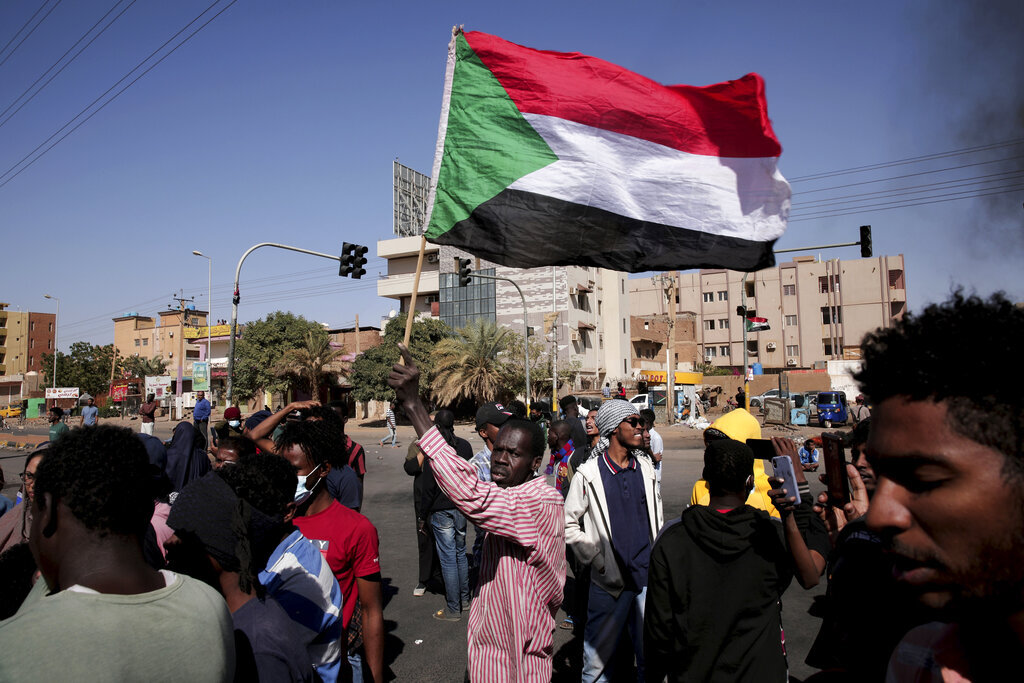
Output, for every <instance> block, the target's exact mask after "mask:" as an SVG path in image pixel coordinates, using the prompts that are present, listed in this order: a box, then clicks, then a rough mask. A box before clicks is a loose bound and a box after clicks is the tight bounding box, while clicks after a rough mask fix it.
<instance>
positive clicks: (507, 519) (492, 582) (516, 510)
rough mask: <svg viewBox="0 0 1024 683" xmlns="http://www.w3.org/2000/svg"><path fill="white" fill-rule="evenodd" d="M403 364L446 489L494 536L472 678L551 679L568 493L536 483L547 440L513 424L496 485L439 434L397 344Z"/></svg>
mask: <svg viewBox="0 0 1024 683" xmlns="http://www.w3.org/2000/svg"><path fill="white" fill-rule="evenodd" d="M399 349H400V350H401V352H402V358H403V359H404V361H405V365H395V366H394V367H393V368H392V371H391V374H390V375H389V376H388V384H390V385H391V387H392V388H394V390H395V393H396V394H397V396H398V399H399V400H400V401H401V402H402V405H403V408H404V409H405V413H406V415H408V416H409V418H410V420H411V421H412V424H413V427H414V428H415V429H416V434H417V435H418V436H419V437H420V441H419V444H420V448H421V449H422V450H423V452H424V453H425V454H426V456H427V457H428V458H430V462H431V466H432V468H433V470H434V476H435V478H436V479H437V483H438V485H439V486H440V487H441V489H442V490H443V491H444V492H445V494H446V495H447V496H448V497H449V498H450V499H451V500H452V502H453V503H455V506H456V507H457V508H458V509H459V510H460V511H461V512H462V513H463V514H464V515H465V516H466V517H467V518H468V519H469V520H470V521H472V522H473V523H474V524H476V525H477V526H479V527H480V528H482V529H483V530H484V531H486V532H487V536H486V538H485V540H484V548H483V555H482V561H481V567H480V576H481V577H482V580H481V583H480V585H479V586H478V587H477V595H476V599H475V600H473V604H472V608H471V609H470V613H469V677H470V680H471V681H482V682H483V681H486V682H487V683H491V682H502V681H550V680H551V673H552V670H551V658H552V654H553V645H552V637H553V633H554V628H555V613H556V612H557V611H558V607H559V606H560V605H561V604H562V588H563V586H564V584H565V528H564V527H565V524H564V512H563V506H562V496H561V495H559V493H558V492H557V491H556V490H555V489H554V488H552V487H551V486H549V485H548V484H547V483H546V482H545V481H544V478H543V477H536V476H535V474H534V473H535V471H536V470H537V468H539V467H540V464H541V460H542V458H543V456H544V435H543V433H542V432H541V431H540V428H539V427H537V425H535V424H533V423H532V422H529V421H527V420H517V419H510V420H508V421H507V422H506V423H505V424H504V425H503V426H502V428H501V430H500V431H499V432H498V436H497V438H496V440H495V443H494V448H493V450H492V452H491V479H492V481H491V482H482V481H480V479H479V478H478V477H477V468H476V467H475V466H473V465H472V464H471V463H468V462H466V461H465V460H463V459H461V458H459V457H458V456H457V455H456V454H455V451H454V450H453V449H452V448H451V447H450V446H449V445H448V444H447V443H446V442H445V440H444V438H442V436H441V435H440V433H438V431H437V429H436V428H433V427H432V425H431V422H430V416H429V414H428V413H427V410H426V408H425V407H424V405H423V403H422V401H421V400H420V397H419V374H420V373H419V370H418V369H417V368H416V366H415V365H414V364H413V361H412V357H411V356H410V355H409V352H408V350H407V349H406V348H405V347H404V346H403V345H399Z"/></svg>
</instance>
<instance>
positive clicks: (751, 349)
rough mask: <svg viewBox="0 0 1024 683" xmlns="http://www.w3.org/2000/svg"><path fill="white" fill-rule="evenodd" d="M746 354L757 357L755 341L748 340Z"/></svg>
mask: <svg viewBox="0 0 1024 683" xmlns="http://www.w3.org/2000/svg"><path fill="white" fill-rule="evenodd" d="M747 354H748V355H751V356H756V355H757V340H753V339H752V340H750V341H748V342H747Z"/></svg>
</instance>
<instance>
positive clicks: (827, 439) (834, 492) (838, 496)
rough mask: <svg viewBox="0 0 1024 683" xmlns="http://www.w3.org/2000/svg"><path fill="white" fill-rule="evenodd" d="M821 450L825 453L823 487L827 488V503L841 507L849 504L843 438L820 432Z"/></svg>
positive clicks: (848, 483)
mask: <svg viewBox="0 0 1024 683" xmlns="http://www.w3.org/2000/svg"><path fill="white" fill-rule="evenodd" d="M821 443H822V449H823V450H824V451H825V485H826V486H827V487H828V503H829V505H832V506H833V507H839V508H841V507H843V506H844V505H846V504H847V503H849V502H850V482H849V480H847V478H846V454H845V453H844V452H843V437H841V436H839V435H838V434H833V433H831V432H822V434H821Z"/></svg>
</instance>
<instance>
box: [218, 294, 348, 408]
mask: <svg viewBox="0 0 1024 683" xmlns="http://www.w3.org/2000/svg"><path fill="white" fill-rule="evenodd" d="M307 335H312V337H313V338H314V339H323V340H326V339H327V338H328V335H327V330H325V329H324V328H323V325H321V324H320V323H317V322H313V321H311V320H306V319H305V318H303V317H302V316H300V315H295V314H293V313H286V312H283V311H275V312H274V313H270V314H269V315H267V317H266V318H265V319H263V320H256V321H254V322H250V323H247V324H246V325H245V331H244V333H243V335H242V338H241V339H239V340H238V341H237V342H236V344H235V371H234V377H233V391H234V393H235V395H236V396H237V397H238V398H239V399H249V398H252V397H253V396H255V395H256V394H258V393H260V392H263V391H271V392H278V391H285V390H287V388H288V384H289V379H288V378H287V377H282V376H281V375H279V374H278V373H277V372H275V369H277V368H278V367H279V364H280V362H281V359H282V358H283V357H284V354H285V352H286V351H288V350H289V349H295V348H300V347H302V346H303V345H304V343H305V340H306V337H307Z"/></svg>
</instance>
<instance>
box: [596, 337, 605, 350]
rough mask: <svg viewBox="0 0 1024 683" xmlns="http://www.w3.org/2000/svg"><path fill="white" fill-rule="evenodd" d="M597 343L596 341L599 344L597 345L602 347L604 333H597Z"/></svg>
mask: <svg viewBox="0 0 1024 683" xmlns="http://www.w3.org/2000/svg"><path fill="white" fill-rule="evenodd" d="M597 343H598V345H599V346H600V347H601V348H602V349H603V348H604V335H603V334H599V335H597Z"/></svg>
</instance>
